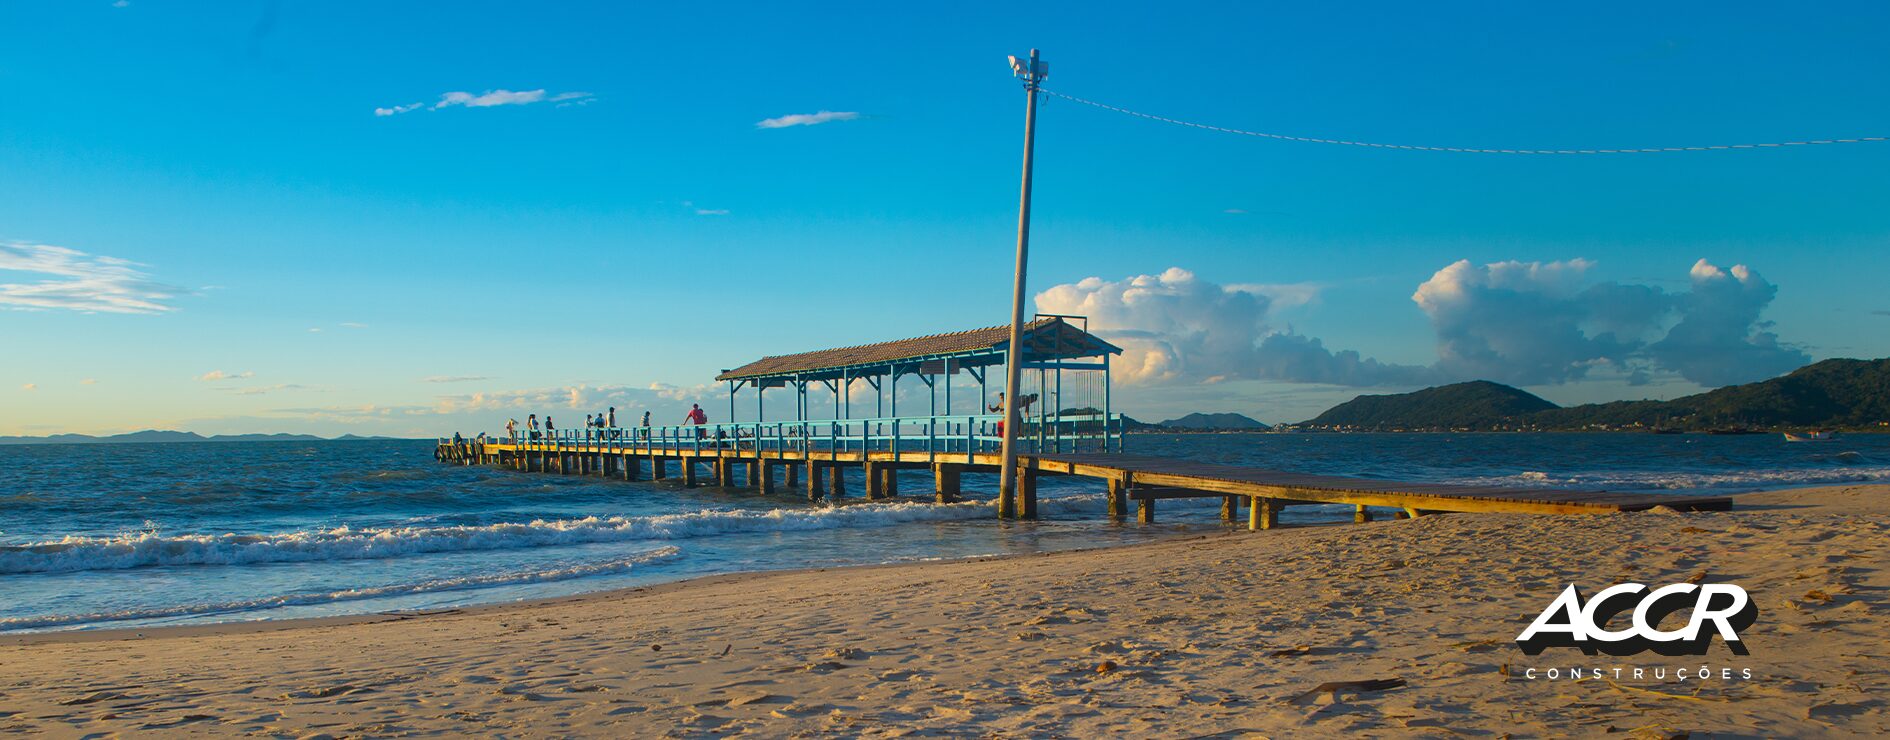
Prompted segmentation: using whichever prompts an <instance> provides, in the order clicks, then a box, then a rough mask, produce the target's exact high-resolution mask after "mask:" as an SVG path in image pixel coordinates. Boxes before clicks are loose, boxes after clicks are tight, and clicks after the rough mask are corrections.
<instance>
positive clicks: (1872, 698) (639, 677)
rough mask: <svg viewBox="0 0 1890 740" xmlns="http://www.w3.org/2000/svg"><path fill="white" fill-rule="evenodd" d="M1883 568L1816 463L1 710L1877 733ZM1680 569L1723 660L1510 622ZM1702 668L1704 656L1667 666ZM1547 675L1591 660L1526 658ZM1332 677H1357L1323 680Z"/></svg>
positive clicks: (142, 653) (147, 643)
mask: <svg viewBox="0 0 1890 740" xmlns="http://www.w3.org/2000/svg"><path fill="white" fill-rule="evenodd" d="M1129 526H1134V525H1129ZM1887 562H1890V486H1836V487H1827V488H1818V489H1803V490H1791V491H1780V492H1772V493H1763V494H1751V495H1746V496H1741V497H1740V498H1739V505H1738V508H1737V509H1736V510H1735V511H1732V512H1721V513H1696V514H1680V513H1671V512H1663V511H1656V512H1649V513H1639V514H1617V515H1605V516H1586V517H1548V516H1523V515H1505V514H1474V515H1446V516H1433V517H1424V518H1421V519H1417V520H1409V521H1383V522H1376V523H1372V524H1364V525H1352V524H1345V525H1336V526H1319V527H1300V528H1289V529H1283V530H1274V531H1269V532H1259V533H1248V532H1234V533H1228V534H1217V535H1211V536H1205V537H1190V538H1186V539H1176V540H1170V541H1165V542H1158V543H1154V544H1148V545H1140V546H1134V547H1123V548H1113V549H1107V550H1091V551H1082V552H1062V553H1052V554H1044V555H1032V556H1024V557H1015V558H992V559H980V560H971V561H954V562H937V563H924V564H910V565H892V566H876V567H864V568H841V569H827V570H810V571H793V572H776V573H758V574H738V575H729V576H718V577H712V578H705V579H698V580H694V581H688V582H683V583H676V584H667V585H663V586H657V587H651V588H643V589H634V590H626V591H616V592H610V593H604V594H593V595H588V596H579V597H572V598H565V599H555V600H548V601H543V602H532V603H525V604H509V605H500V606H493V607H482V608H476V609H466V610H459V611H454V612H450V613H441V614H430V615H419V616H402V617H389V616H369V617H348V618H336V619H324V620H302V621H297V622H273V623H245V624H232V625H217V626H207V627H185V628H167V629H161V630H142V631H112V632H92V633H65V634H50V635H10V636H6V637H3V638H0V731H22V732H38V733H55V734H59V735H70V736H79V735H86V734H93V733H114V732H117V733H124V734H130V735H148V734H180V735H181V734H185V733H189V734H253V735H277V736H284V737H307V736H321V735H328V736H333V737H344V736H351V735H353V736H389V735H402V734H451V735H467V734H470V735H500V734H503V735H515V736H551V735H606V736H628V735H639V736H641V735H661V734H674V735H686V736H698V735H723V734H738V733H754V734H761V735H768V736H774V735H808V734H832V735H846V736H852V735H861V734H872V735H898V734H908V733H910V734H922V735H976V736H988V735H996V736H1033V737H1055V736H1070V737H1095V736H1101V735H1102V734H1104V733H1133V734H1135V735H1138V736H1148V735H1157V736H1183V737H1187V736H1199V735H1214V734H1225V736H1240V735H1242V734H1244V733H1257V734H1261V735H1298V734H1314V735H1336V734H1341V733H1369V734H1378V735H1396V736H1406V735H1425V736H1438V737H1443V736H1452V735H1472V736H1475V735H1490V736H1500V735H1503V734H1506V733H1507V734H1516V735H1562V734H1582V735H1590V734H1603V733H1607V732H1618V733H1624V734H1627V736H1671V735H1673V734H1675V733H1679V732H1691V733H1693V734H1694V736H1695V737H1699V736H1701V735H1702V734H1714V735H1726V736H1780V735H1800V736H1803V735H1811V736H1817V735H1837V736H1843V735H1879V736H1881V735H1885V734H1890V696H1887V695H1886V692H1890V660H1887V658H1890V612H1887V611H1886V606H1890V605H1887V604H1886V594H1890V590H1887V589H1890V574H1886V573H1885V572H1884V570H1883V564H1884V563H1887ZM1688 579H1695V580H1697V581H1704V582H1716V583H1718V582H1723V583H1733V584H1737V585H1740V586H1742V587H1744V588H1745V589H1746V590H1747V591H1748V592H1749V593H1750V594H1751V595H1752V598H1753V599H1754V600H1755V601H1756V602H1757V604H1758V607H1759V615H1758V620H1757V622H1756V623H1755V624H1753V625H1752V626H1751V627H1750V628H1748V629H1747V630H1745V632H1744V633H1743V637H1744V638H1745V641H1746V643H1747V645H1748V646H1749V647H1750V652H1751V654H1750V655H1749V656H1743V657H1742V656H1737V655H1734V654H1732V653H1731V652H1730V651H1728V650H1727V649H1726V648H1725V646H1724V645H1723V643H1720V642H1717V641H1715V642H1714V643H1713V646H1712V649H1711V651H1710V652H1709V653H1708V654H1707V655H1706V656H1704V657H1689V658H1685V659H1682V658H1662V657H1659V656H1655V655H1652V654H1648V655H1642V656H1634V657H1623V658H1607V657H1600V658H1589V657H1584V656H1582V655H1581V654H1580V653H1579V652H1578V651H1576V650H1574V649H1568V648H1563V649H1550V650H1549V651H1548V652H1545V653H1544V654H1543V655H1541V656H1537V657H1528V656H1525V655H1523V654H1522V653H1521V651H1520V650H1519V649H1517V647H1516V646H1515V645H1514V644H1513V643H1512V642H1511V641H1512V640H1513V639H1514V638H1515V637H1516V635H1517V633H1518V632H1520V631H1521V630H1522V628H1523V627H1524V626H1526V625H1527V624H1528V623H1529V621H1530V620H1532V619H1533V618H1534V617H1535V616H1536V614H1538V613H1539V612H1541V611H1542V610H1543V608H1545V607H1546V606H1547V605H1548V604H1549V603H1550V601H1551V600H1552V599H1553V598H1554V597H1555V595H1556V594H1557V593H1558V592H1559V591H1560V590H1561V589H1562V588H1563V587H1564V586H1565V585H1567V584H1568V583H1570V582H1575V583H1578V584H1580V585H1581V586H1582V587H1583V588H1584V590H1585V591H1587V592H1588V593H1592V592H1593V591H1594V590H1597V589H1599V588H1601V587H1603V586H1606V585H1609V584H1613V583H1617V582H1623V581H1636V582H1643V583H1648V584H1652V585H1664V584H1667V583H1676V582H1680V581H1685V580H1688ZM1700 666H1706V667H1709V668H1711V669H1712V673H1713V676H1714V677H1713V678H1711V679H1708V680H1698V679H1697V678H1696V679H1691V680H1684V681H1682V680H1677V678H1676V677H1675V673H1674V671H1675V670H1676V669H1679V668H1686V669H1687V670H1688V671H1689V674H1691V673H1693V672H1696V671H1697V669H1698V668H1699V667H1700ZM1570 667H1582V668H1585V669H1591V670H1592V669H1594V668H1602V669H1604V671H1608V673H1606V675H1605V677H1604V678H1586V679H1583V680H1570V679H1568V678H1567V677H1566V676H1563V677H1562V678H1559V679H1557V680H1550V679H1548V678H1547V677H1546V675H1545V672H1546V670H1547V669H1549V668H1556V669H1558V670H1559V671H1566V669H1568V668H1570ZM1615 667H1622V668H1630V669H1631V668H1633V667H1643V668H1645V669H1649V670H1651V669H1653V668H1660V669H1662V670H1663V671H1664V672H1665V675H1666V679H1665V680H1656V679H1654V678H1652V677H1651V675H1649V676H1646V677H1644V678H1643V679H1641V680H1634V679H1633V678H1631V676H1626V677H1623V678H1620V679H1616V678H1614V677H1613V674H1612V672H1611V671H1612V669H1613V668H1615ZM1532 668H1533V669H1536V677H1535V678H1534V679H1531V678H1528V677H1527V673H1528V671H1529V669H1532ZM1722 669H1731V672H1732V674H1733V675H1734V676H1738V675H1739V674H1740V672H1741V670H1743V669H1750V671H1751V673H1752V677H1751V678H1750V679H1744V678H1735V679H1733V680H1725V679H1722V678H1721V677H1720V676H1721V675H1723V674H1721V672H1720V671H1721V670H1722ZM1360 681H1366V682H1376V683H1374V684H1372V685H1371V686H1369V687H1368V688H1359V687H1358V685H1357V684H1351V685H1350V687H1347V686H1341V687H1338V688H1336V689H1335V688H1332V687H1330V686H1327V688H1326V689H1325V690H1322V688H1321V687H1322V685H1328V684H1331V683H1334V682H1360Z"/></svg>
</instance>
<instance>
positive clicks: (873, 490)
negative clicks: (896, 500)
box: [860, 460, 884, 501]
mask: <svg viewBox="0 0 1890 740" xmlns="http://www.w3.org/2000/svg"><path fill="white" fill-rule="evenodd" d="M860 470H862V471H863V472H865V473H866V498H867V500H869V501H871V500H873V499H877V498H879V497H880V490H881V484H882V482H883V480H884V479H883V478H882V477H881V475H880V470H881V467H880V465H879V464H878V463H875V462H873V461H871V460H868V461H866V462H863V463H860Z"/></svg>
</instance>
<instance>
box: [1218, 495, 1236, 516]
mask: <svg viewBox="0 0 1890 740" xmlns="http://www.w3.org/2000/svg"><path fill="white" fill-rule="evenodd" d="M1239 518H1240V497H1239V496H1222V497H1221V521H1223V522H1231V521H1235V520H1237V519H1239Z"/></svg>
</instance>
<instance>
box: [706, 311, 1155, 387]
mask: <svg viewBox="0 0 1890 740" xmlns="http://www.w3.org/2000/svg"><path fill="white" fill-rule="evenodd" d="M1010 331H1011V328H1010V327H1009V326H990V327H985V328H983V329H971V330H968V331H957V332H951V333H948V334H932V335H928V336H923V337H913V338H911V339H900V340H897V341H891V342H877V343H874V344H862V345H858V346H854V347H838V348H834V349H822V350H815V351H812V352H800V353H796V354H791V355H775V356H772V357H763V358H761V359H759V360H756V361H754V362H750V363H748V364H746V365H743V366H741V367H738V368H735V369H733V370H724V371H722V374H721V375H717V376H715V379H716V380H746V379H751V378H765V377H775V376H793V375H826V374H829V373H836V374H837V373H838V371H841V370H849V369H858V370H861V371H862V372H861V373H859V374H860V375H871V374H884V373H886V372H890V371H891V369H892V366H893V365H895V364H898V363H902V362H911V361H921V360H928V359H944V358H948V357H964V356H974V355H991V354H994V353H1001V352H1003V351H1004V350H1005V348H1006V346H1007V345H1008V344H1009V343H1010ZM1023 336H1024V347H1025V354H1024V358H1025V359H1026V360H1050V359H1058V358H1070V357H1089V356H1094V355H1099V354H1105V353H1107V354H1121V353H1122V349H1121V348H1119V347H1116V346H1115V345H1112V344H1110V343H1108V342H1105V341H1103V340H1102V339H1101V338H1099V337H1097V336H1096V335H1094V334H1091V333H1089V332H1087V331H1083V330H1082V329H1079V328H1077V327H1075V326H1073V325H1071V324H1070V323H1069V322H1067V321H1064V320H1062V319H1060V318H1055V317H1049V318H1040V319H1037V320H1035V321H1032V322H1030V323H1028V324H1025V325H1024V327H1023Z"/></svg>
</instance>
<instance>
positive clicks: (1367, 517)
mask: <svg viewBox="0 0 1890 740" xmlns="http://www.w3.org/2000/svg"><path fill="white" fill-rule="evenodd" d="M1371 520H1372V510H1371V509H1369V508H1366V506H1365V505H1364V504H1359V505H1358V508H1357V509H1354V510H1353V511H1352V521H1353V522H1356V523H1358V524H1364V523H1366V522H1369V521H1371Z"/></svg>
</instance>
